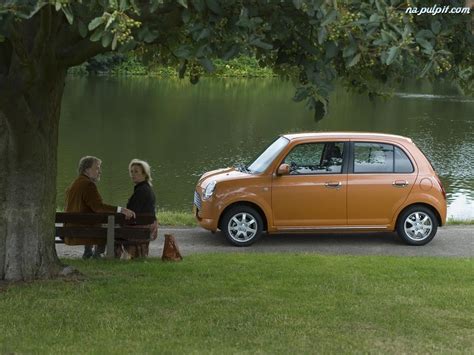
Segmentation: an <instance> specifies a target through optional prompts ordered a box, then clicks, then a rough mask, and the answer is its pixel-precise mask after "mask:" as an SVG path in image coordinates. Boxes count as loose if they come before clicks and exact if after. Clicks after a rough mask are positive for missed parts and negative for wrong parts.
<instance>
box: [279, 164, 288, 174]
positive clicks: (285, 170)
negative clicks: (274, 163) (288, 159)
mask: <svg viewBox="0 0 474 355" xmlns="http://www.w3.org/2000/svg"><path fill="white" fill-rule="evenodd" d="M289 174H290V166H289V165H288V164H281V165H280V166H279V167H278V171H277V175H289Z"/></svg>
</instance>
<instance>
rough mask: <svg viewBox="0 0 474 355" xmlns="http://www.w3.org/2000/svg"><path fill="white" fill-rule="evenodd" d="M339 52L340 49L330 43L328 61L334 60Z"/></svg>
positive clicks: (327, 53)
mask: <svg viewBox="0 0 474 355" xmlns="http://www.w3.org/2000/svg"><path fill="white" fill-rule="evenodd" d="M338 52H339V48H338V47H337V46H336V44H335V43H334V42H329V43H328V44H327V45H326V59H331V58H334V57H335V56H336V55H337V53H338Z"/></svg>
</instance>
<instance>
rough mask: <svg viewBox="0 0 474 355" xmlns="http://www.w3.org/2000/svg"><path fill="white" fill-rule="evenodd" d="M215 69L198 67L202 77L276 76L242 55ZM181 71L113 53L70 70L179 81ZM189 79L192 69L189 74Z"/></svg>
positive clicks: (77, 73)
mask: <svg viewBox="0 0 474 355" xmlns="http://www.w3.org/2000/svg"><path fill="white" fill-rule="evenodd" d="M213 67H214V70H213V71H212V72H206V71H205V70H204V69H203V68H201V67H196V69H195V70H196V71H197V73H198V74H199V76H205V77H218V78H219V77H225V78H271V77H275V76H276V74H275V73H274V72H273V71H272V70H271V69H270V68H267V67H261V66H260V65H259V63H258V61H257V59H256V58H254V57H248V56H241V57H238V58H234V59H231V60H229V61H223V60H221V59H215V60H214V61H213ZM177 69H178V68H176V67H173V66H166V65H162V64H158V63H156V64H154V63H149V64H144V63H143V62H141V61H140V60H139V59H138V57H136V56H134V55H133V54H128V55H125V54H118V53H109V54H104V55H98V56H96V57H94V58H92V59H90V60H89V61H87V62H86V63H84V64H82V65H80V66H77V67H73V68H71V69H69V71H68V74H69V75H72V76H87V75H106V76H142V77H143V76H145V77H160V78H178V70H177ZM186 75H187V76H189V69H188V71H187V73H186Z"/></svg>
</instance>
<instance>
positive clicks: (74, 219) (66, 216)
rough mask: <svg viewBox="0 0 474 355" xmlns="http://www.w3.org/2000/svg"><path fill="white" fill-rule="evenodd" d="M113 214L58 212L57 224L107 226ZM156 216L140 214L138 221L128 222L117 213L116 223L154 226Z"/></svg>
mask: <svg viewBox="0 0 474 355" xmlns="http://www.w3.org/2000/svg"><path fill="white" fill-rule="evenodd" d="M110 215H111V213H73V212H56V220H55V221H56V223H77V224H81V223H83V224H99V223H101V224H106V223H107V222H108V217H109V216H110ZM154 221H155V216H154V215H152V214H138V215H137V218H136V219H133V220H126V219H125V216H124V215H123V214H122V213H115V223H116V224H120V225H129V224H132V223H133V224H135V223H136V224H152V223H153V222H154Z"/></svg>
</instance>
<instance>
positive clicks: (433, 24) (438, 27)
mask: <svg viewBox="0 0 474 355" xmlns="http://www.w3.org/2000/svg"><path fill="white" fill-rule="evenodd" d="M440 30H441V23H440V22H439V21H438V20H435V21H433V22H431V31H433V33H434V34H435V35H437V34H438V33H439V31H440Z"/></svg>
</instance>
